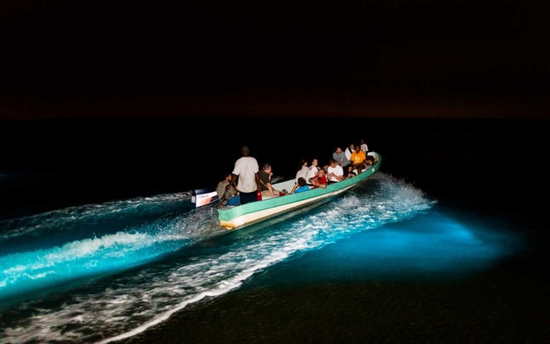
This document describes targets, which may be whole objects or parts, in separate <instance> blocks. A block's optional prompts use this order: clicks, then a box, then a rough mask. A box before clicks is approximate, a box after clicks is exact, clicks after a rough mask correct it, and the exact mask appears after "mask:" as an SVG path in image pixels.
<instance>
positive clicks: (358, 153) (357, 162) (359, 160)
mask: <svg viewBox="0 0 550 344" xmlns="http://www.w3.org/2000/svg"><path fill="white" fill-rule="evenodd" d="M366 159H367V156H366V155H365V152H363V151H362V150H361V146H359V145H357V146H355V152H353V153H352V154H351V159H350V161H351V163H352V169H351V170H352V171H353V170H357V173H358V174H359V173H361V172H362V171H363V170H364V169H365V168H367V165H366V163H365V160H366Z"/></svg>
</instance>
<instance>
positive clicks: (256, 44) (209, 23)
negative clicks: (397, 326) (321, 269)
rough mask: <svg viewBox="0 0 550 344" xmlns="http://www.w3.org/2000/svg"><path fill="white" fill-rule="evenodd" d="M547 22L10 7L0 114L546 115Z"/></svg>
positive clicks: (431, 8) (490, 14)
mask: <svg viewBox="0 0 550 344" xmlns="http://www.w3.org/2000/svg"><path fill="white" fill-rule="evenodd" d="M538 3H542V2H538ZM546 17H547V12H545V11H544V9H543V8H542V6H539V5H537V4H536V3H530V2H529V1H523V0H510V1H483V0H475V1H452V0H451V1H433V0H432V1H405V0H376V1H375V0H371V1H362V2H361V1H341V2H334V1H331V2H323V1H258V0H255V1H239V2H232V1H223V2H222V1H220V2H217V1H216V2H212V1H199V2H195V3H189V2H186V1H147V2H145V1H141V0H138V1H118V0H109V1H104V0H93V1H90V0H86V1H83V0H17V1H16V0H4V1H2V2H1V4H0V20H1V24H2V25H1V26H0V56H1V59H2V63H1V68H2V70H1V73H0V75H1V77H0V85H1V94H0V118H3V119H14V118H79V117H122V118H128V117H178V116H183V117H185V116H204V115H210V116H229V115H243V116H264V115H266V116H285V115H287V116H295V115H302V116H308V115H315V116H324V117H331V116H341V115H347V116H365V117H424V116H432V117H439V116H449V117H547V116H548V111H547V110H548V105H549V103H550V101H549V98H550V97H548V95H549V90H550V81H549V80H550V68H549V65H550V64H549V61H550V53H549V49H548V47H549V44H548V33H550V28H549V24H548V20H547V18H546Z"/></svg>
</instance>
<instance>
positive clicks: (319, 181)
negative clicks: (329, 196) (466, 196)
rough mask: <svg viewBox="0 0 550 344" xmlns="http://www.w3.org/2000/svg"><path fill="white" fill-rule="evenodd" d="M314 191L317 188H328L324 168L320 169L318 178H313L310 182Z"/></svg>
mask: <svg viewBox="0 0 550 344" xmlns="http://www.w3.org/2000/svg"><path fill="white" fill-rule="evenodd" d="M309 182H310V183H311V185H313V188H314V189H317V188H323V189H326V188H327V177H326V175H325V170H324V169H323V168H320V169H319V172H318V174H317V177H313V178H311V179H310V180H309Z"/></svg>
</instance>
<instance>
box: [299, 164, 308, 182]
mask: <svg viewBox="0 0 550 344" xmlns="http://www.w3.org/2000/svg"><path fill="white" fill-rule="evenodd" d="M308 172H309V168H307V166H302V169H301V170H300V171H298V172H296V183H298V179H299V178H300V177H302V178H304V179H305V180H306V182H307V173H308Z"/></svg>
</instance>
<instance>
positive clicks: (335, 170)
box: [327, 165, 344, 182]
mask: <svg viewBox="0 0 550 344" xmlns="http://www.w3.org/2000/svg"><path fill="white" fill-rule="evenodd" d="M327 170H328V173H334V174H335V175H337V176H340V177H341V176H343V175H344V169H343V168H342V166H340V165H336V167H332V166H329V167H328V169H327ZM330 181H331V182H339V181H340V180H339V179H336V177H331V178H330Z"/></svg>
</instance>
